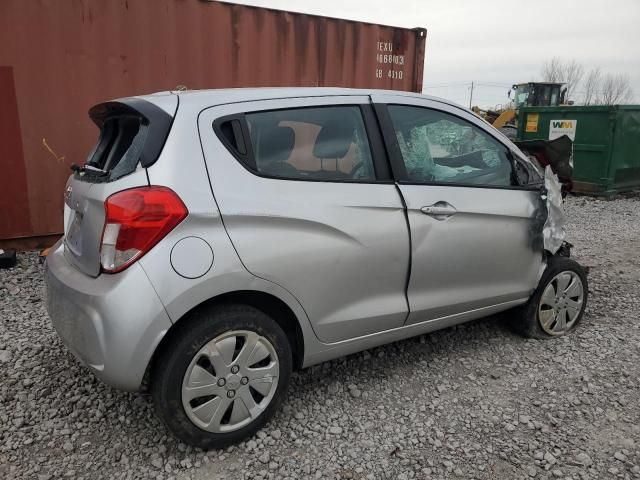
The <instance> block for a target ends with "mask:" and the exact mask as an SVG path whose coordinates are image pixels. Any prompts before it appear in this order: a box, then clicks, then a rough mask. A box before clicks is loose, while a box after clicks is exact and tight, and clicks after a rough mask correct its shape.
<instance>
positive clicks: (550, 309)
mask: <svg viewBox="0 0 640 480" xmlns="http://www.w3.org/2000/svg"><path fill="white" fill-rule="evenodd" d="M588 292H589V290H588V285H587V276H586V274H585V271H584V268H582V267H581V266H580V264H579V263H578V262H576V261H575V260H572V259H570V258H567V257H563V256H553V257H549V258H548V259H547V268H546V269H545V271H544V274H543V275H542V278H541V279H540V283H539V284H538V287H537V288H536V290H535V292H534V293H533V295H532V296H531V298H530V299H529V301H528V302H527V303H526V304H525V305H524V306H523V307H521V308H519V309H517V310H516V311H517V313H518V318H517V321H516V322H515V324H514V326H515V327H516V328H517V330H519V331H520V333H522V334H523V335H525V336H527V337H531V338H539V339H545V338H552V337H557V336H559V335H564V334H566V333H568V332H570V331H571V330H573V329H574V328H575V327H576V326H577V325H578V324H579V323H580V320H581V319H582V316H583V314H584V309H585V307H586V306H587V297H588Z"/></svg>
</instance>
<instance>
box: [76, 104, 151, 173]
mask: <svg viewBox="0 0 640 480" xmlns="http://www.w3.org/2000/svg"><path fill="white" fill-rule="evenodd" d="M148 132H149V127H148V125H145V123H144V119H142V118H141V117H138V116H134V115H123V116H118V117H111V118H108V119H106V120H105V121H104V123H103V125H102V128H101V129H100V136H99V138H98V142H97V144H96V146H95V147H94V148H93V150H92V151H91V153H90V154H89V158H88V159H87V163H86V166H89V167H91V168H89V169H86V170H85V171H86V172H87V173H91V172H95V173H96V176H98V174H100V173H101V172H102V175H103V176H104V177H106V178H105V179H106V180H116V179H118V178H120V177H123V176H125V175H128V174H130V173H132V172H133V171H134V170H135V169H136V167H137V165H138V161H139V160H140V154H141V152H142V148H143V146H144V143H145V140H146V138H147V134H148ZM93 169H96V170H93Z"/></svg>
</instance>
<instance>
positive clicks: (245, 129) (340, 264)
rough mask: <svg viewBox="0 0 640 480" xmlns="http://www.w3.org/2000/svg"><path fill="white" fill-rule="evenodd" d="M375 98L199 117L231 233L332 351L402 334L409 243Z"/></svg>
mask: <svg viewBox="0 0 640 480" xmlns="http://www.w3.org/2000/svg"><path fill="white" fill-rule="evenodd" d="M373 118H374V116H373V110H372V109H371V106H370V102H369V98H368V97H356V96H347V97H339V96H337V97H326V98H322V97H319V98H305V99H284V100H269V101H260V102H252V103H240V104H232V105H226V106H219V107H213V108H210V109H208V110H205V111H204V112H203V113H202V114H201V115H200V120H199V129H200V136H201V139H202V145H203V149H204V154H205V160H206V164H207V169H208V172H209V176H210V180H211V185H212V188H213V193H214V196H215V200H216V202H217V204H218V208H219V209H220V212H221V213H222V217H223V219H224V224H225V227H226V228H227V231H228V234H229V236H230V238H231V241H232V242H233V245H234V246H235V248H236V249H237V251H238V254H239V256H240V258H241V259H242V262H243V263H244V265H245V266H246V268H247V270H249V271H250V272H251V273H253V274H254V275H256V276H258V277H261V278H264V279H267V280H270V281H272V282H275V283H277V284H279V285H280V286H282V287H284V288H286V289H287V290H288V291H289V292H291V293H292V294H293V295H294V296H295V297H296V298H297V299H298V300H299V301H300V303H301V304H302V306H303V308H304V309H305V311H306V313H307V315H308V317H309V319H310V321H311V323H312V325H313V328H314V330H315V332H316V334H317V336H318V338H319V339H320V340H321V341H323V342H327V343H331V342H337V341H340V340H345V339H349V338H353V337H358V336H362V335H367V334H371V333H375V332H378V331H382V330H387V329H391V328H395V327H400V326H402V325H403V324H404V322H405V319H406V316H407V302H406V297H405V284H406V278H407V272H408V268H409V236H408V229H407V224H406V220H405V216H404V211H403V205H402V201H401V198H400V196H399V194H398V191H397V190H396V187H395V185H394V184H393V182H392V181H391V180H390V176H389V172H388V168H387V167H386V161H385V158H384V157H383V155H384V149H383V148H382V142H381V140H380V138H379V132H378V131H377V130H376V129H377V127H375V122H372V121H371V120H373Z"/></svg>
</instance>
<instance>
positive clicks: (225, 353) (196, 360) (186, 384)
mask: <svg viewBox="0 0 640 480" xmlns="http://www.w3.org/2000/svg"><path fill="white" fill-rule="evenodd" d="M175 328H176V331H174V332H172V333H171V335H172V336H171V338H170V341H169V342H166V343H165V347H164V348H163V349H162V351H161V352H160V353H159V356H158V359H157V360H156V362H155V363H154V366H153V370H152V374H151V393H152V395H153V401H154V403H155V406H156V410H157V412H158V414H159V416H160V417H161V418H162V420H163V421H164V422H165V424H166V425H167V427H168V428H169V429H170V430H171V432H172V433H173V434H174V435H175V436H176V437H178V438H179V439H180V440H182V441H183V442H185V443H187V444H189V445H192V446H194V447H200V448H202V449H205V450H206V449H210V448H222V447H225V446H227V445H230V444H232V443H236V442H239V441H241V440H243V439H244V438H246V437H247V436H249V435H252V434H253V433H255V432H256V431H257V430H258V429H259V428H260V427H261V426H262V425H264V424H265V423H266V422H267V421H268V420H269V419H270V418H271V417H272V416H273V414H274V413H275V411H276V410H277V408H278V406H279V405H280V403H281V401H282V399H283V398H284V394H285V392H286V389H287V385H288V383H289V377H290V375H291V366H292V354H291V346H290V345H289V341H288V339H287V336H286V334H285V333H284V331H283V330H282V328H281V327H280V325H278V323H276V322H275V321H274V320H273V319H272V318H271V317H269V316H268V315H266V314H265V313H263V312H262V311H260V310H258V309H256V308H253V307H250V306H248V305H219V306H217V307H213V308H209V309H202V310H199V311H196V312H194V313H192V314H190V318H185V319H184V320H181V321H180V322H179V323H178V324H177V325H176V327H175Z"/></svg>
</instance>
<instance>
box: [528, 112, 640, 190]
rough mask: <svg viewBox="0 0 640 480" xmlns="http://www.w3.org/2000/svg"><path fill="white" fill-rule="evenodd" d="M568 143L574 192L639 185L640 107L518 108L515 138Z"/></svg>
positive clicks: (630, 188)
mask: <svg viewBox="0 0 640 480" xmlns="http://www.w3.org/2000/svg"><path fill="white" fill-rule="evenodd" d="M565 134H566V135H568V136H569V137H570V138H571V139H572V140H573V141H574V144H573V162H574V172H573V190H574V191H575V192H580V193H591V194H599V195H612V194H615V193H619V192H624V191H629V190H635V189H640V105H607V106H605V105H598V106H588V107H582V106H560V107H523V108H521V109H520V111H519V112H518V140H534V139H542V140H553V139H554V138H558V137H560V136H562V135H565Z"/></svg>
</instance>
